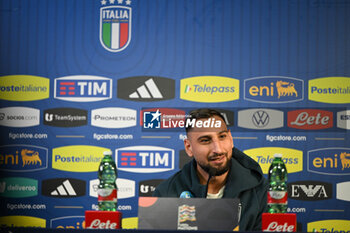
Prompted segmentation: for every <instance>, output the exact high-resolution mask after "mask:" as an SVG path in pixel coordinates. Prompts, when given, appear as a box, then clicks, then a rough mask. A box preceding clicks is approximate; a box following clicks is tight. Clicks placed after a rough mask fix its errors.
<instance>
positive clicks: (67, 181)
mask: <svg viewBox="0 0 350 233" xmlns="http://www.w3.org/2000/svg"><path fill="white" fill-rule="evenodd" d="M85 190H86V182H85V181H84V180H78V179H73V178H57V179H48V180H43V182H42V190H41V194H42V195H44V196H49V197H58V198H70V197H80V196H84V195H85Z"/></svg>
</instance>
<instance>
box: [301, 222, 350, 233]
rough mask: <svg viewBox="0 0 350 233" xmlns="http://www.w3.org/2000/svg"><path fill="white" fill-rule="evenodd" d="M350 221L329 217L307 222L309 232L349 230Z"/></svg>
mask: <svg viewBox="0 0 350 233" xmlns="http://www.w3.org/2000/svg"><path fill="white" fill-rule="evenodd" d="M349 227H350V221H349V220H341V219H329V220H322V221H316V222H309V223H308V224H307V232H334V233H335V232H349Z"/></svg>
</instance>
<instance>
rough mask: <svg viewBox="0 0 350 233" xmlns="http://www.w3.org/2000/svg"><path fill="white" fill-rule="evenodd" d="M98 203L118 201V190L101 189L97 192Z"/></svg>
mask: <svg viewBox="0 0 350 233" xmlns="http://www.w3.org/2000/svg"><path fill="white" fill-rule="evenodd" d="M97 195H98V201H115V202H116V201H117V190H116V189H99V190H97Z"/></svg>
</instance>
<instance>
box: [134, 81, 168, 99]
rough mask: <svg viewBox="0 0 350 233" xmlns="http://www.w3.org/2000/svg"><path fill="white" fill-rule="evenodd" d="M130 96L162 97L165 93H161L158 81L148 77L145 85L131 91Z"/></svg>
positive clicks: (135, 97) (136, 97)
mask: <svg viewBox="0 0 350 233" xmlns="http://www.w3.org/2000/svg"><path fill="white" fill-rule="evenodd" d="M129 98H132V99H138V98H147V99H149V98H156V99H162V98H163V95H162V93H160V91H159V89H158V87H157V85H156V83H155V82H154V81H153V79H152V78H150V79H148V80H147V81H146V82H145V84H144V85H142V86H140V87H138V88H137V91H135V92H133V93H131V94H130V95H129Z"/></svg>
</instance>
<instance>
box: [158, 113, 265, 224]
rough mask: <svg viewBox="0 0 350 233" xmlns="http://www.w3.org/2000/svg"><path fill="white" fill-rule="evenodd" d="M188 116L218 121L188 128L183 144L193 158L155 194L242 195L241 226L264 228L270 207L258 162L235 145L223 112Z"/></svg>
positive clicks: (240, 197) (172, 195)
mask: <svg viewBox="0 0 350 233" xmlns="http://www.w3.org/2000/svg"><path fill="white" fill-rule="evenodd" d="M189 115H190V116H189V118H188V119H189V120H191V121H193V119H195V120H196V121H203V122H205V121H206V120H211V121H213V120H214V121H215V122H216V123H219V122H221V123H219V124H214V127H211V128H208V127H207V128H205V127H197V126H198V125H201V124H197V126H196V125H195V126H194V127H192V126H191V125H189V127H187V128H186V133H187V139H185V140H184V147H185V150H186V152H187V154H188V155H189V156H190V157H192V158H193V159H192V160H191V161H190V162H189V163H187V164H186V165H184V167H183V168H182V169H181V170H180V171H178V172H177V173H176V174H174V175H173V176H171V177H170V178H169V179H167V180H166V181H164V182H162V183H161V184H160V185H158V187H157V188H156V190H155V192H154V196H157V197H180V196H181V194H184V193H186V194H187V195H190V196H192V197H201V198H239V199H240V203H241V205H242V211H241V218H240V223H239V229H240V230H243V231H251V230H257V231H260V230H261V217H262V213H264V212H266V209H267V188H268V183H267V180H266V179H265V178H264V177H263V173H262V171H261V168H260V166H259V164H258V163H257V162H255V161H254V160H253V159H251V158H250V157H249V156H248V155H246V154H244V153H243V152H241V151H239V150H238V149H237V148H236V147H234V144H233V139H232V135H231V132H230V130H228V129H227V125H226V123H225V120H224V118H223V116H222V115H221V114H220V113H219V112H218V111H216V110H214V109H197V110H194V111H192V112H191V113H190V114H189ZM218 125H220V127H219V126H218Z"/></svg>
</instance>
